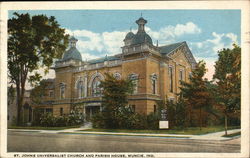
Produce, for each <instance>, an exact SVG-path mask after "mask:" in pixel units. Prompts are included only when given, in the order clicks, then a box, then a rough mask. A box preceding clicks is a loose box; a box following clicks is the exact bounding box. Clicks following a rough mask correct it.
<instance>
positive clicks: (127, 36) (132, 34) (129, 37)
mask: <svg viewBox="0 0 250 158" xmlns="http://www.w3.org/2000/svg"><path fill="white" fill-rule="evenodd" d="M134 36H135V34H134V33H133V32H129V33H127V35H126V37H125V40H127V39H132V38H133V37H134Z"/></svg>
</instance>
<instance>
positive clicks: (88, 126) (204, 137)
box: [9, 123, 241, 140]
mask: <svg viewBox="0 0 250 158" xmlns="http://www.w3.org/2000/svg"><path fill="white" fill-rule="evenodd" d="M91 128H92V124H91V123H88V124H85V125H84V126H82V127H80V128H71V129H65V130H30V129H9V130H11V131H24V132H32V131H34V132H40V133H54V134H56V133H69V134H71V133H72V134H91V135H117V136H119V135H120V136H143V137H169V138H177V139H178V138H179V139H185V138H186V139H195V140H230V139H233V138H239V137H240V136H236V137H222V136H223V135H224V134H225V131H221V132H215V133H209V134H203V135H181V134H152V133H118V132H94V131H93V132H92V131H84V130H86V129H91ZM240 131H241V130H240V129H234V130H228V134H233V133H237V132H240Z"/></svg>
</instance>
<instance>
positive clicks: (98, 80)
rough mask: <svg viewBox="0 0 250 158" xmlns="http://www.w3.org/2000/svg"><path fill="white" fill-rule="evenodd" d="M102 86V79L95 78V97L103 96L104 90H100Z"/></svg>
mask: <svg viewBox="0 0 250 158" xmlns="http://www.w3.org/2000/svg"><path fill="white" fill-rule="evenodd" d="M100 84H101V80H100V78H99V77H98V76H97V77H95V78H94V80H93V82H92V95H93V96H100V95H101V91H102V89H101V88H100Z"/></svg>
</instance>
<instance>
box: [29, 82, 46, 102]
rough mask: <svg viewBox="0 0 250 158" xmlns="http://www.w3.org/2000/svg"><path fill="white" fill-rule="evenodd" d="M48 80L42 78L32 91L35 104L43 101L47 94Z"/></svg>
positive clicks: (31, 97)
mask: <svg viewBox="0 0 250 158" xmlns="http://www.w3.org/2000/svg"><path fill="white" fill-rule="evenodd" d="M47 86H48V82H46V81H45V80H42V81H40V82H39V84H37V85H36V86H35V87H34V88H33V89H32V90H31V92H30V99H31V101H32V103H33V104H34V105H39V104H41V103H42V100H43V97H44V96H45V91H46V87H47Z"/></svg>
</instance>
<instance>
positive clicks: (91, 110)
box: [85, 106, 100, 121]
mask: <svg viewBox="0 0 250 158" xmlns="http://www.w3.org/2000/svg"><path fill="white" fill-rule="evenodd" d="M99 111H100V106H86V107H85V115H86V121H91V118H92V117H93V116H94V115H95V114H96V113H98V112H99Z"/></svg>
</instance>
